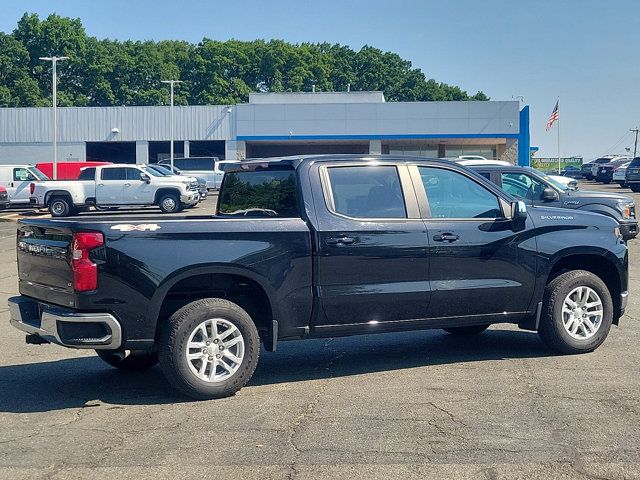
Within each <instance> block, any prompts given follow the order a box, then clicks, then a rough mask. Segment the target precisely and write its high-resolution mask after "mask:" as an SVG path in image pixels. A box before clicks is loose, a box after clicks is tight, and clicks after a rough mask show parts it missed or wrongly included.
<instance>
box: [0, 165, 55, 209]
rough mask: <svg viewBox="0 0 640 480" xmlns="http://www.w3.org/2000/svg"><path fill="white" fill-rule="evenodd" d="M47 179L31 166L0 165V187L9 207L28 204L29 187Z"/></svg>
mask: <svg viewBox="0 0 640 480" xmlns="http://www.w3.org/2000/svg"><path fill="white" fill-rule="evenodd" d="M34 180H48V177H47V176H46V175H45V174H44V173H42V172H41V171H40V170H38V169H37V168H36V167H34V166H33V165H0V186H1V187H4V188H5V190H6V191H7V196H8V197H9V203H10V204H11V205H28V204H29V195H30V193H29V185H30V184H31V182H32V181H34Z"/></svg>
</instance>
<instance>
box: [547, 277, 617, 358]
mask: <svg viewBox="0 0 640 480" xmlns="http://www.w3.org/2000/svg"><path fill="white" fill-rule="evenodd" d="M580 286H586V287H589V288H591V289H593V290H594V291H595V292H596V293H597V294H598V296H599V297H600V300H601V301H602V306H603V315H602V320H601V323H600V325H599V327H598V330H597V331H596V332H595V334H594V335H593V336H592V337H591V338H588V339H576V338H574V337H572V336H571V335H569V333H568V332H567V330H566V329H565V327H564V324H563V321H562V305H563V303H564V299H565V297H566V296H567V295H569V293H570V292H571V291H572V290H573V289H574V288H576V287H580ZM612 322H613V302H612V300H611V293H610V292H609V289H608V288H607V286H606V285H605V283H604V282H603V281H602V280H601V279H600V278H599V277H598V276H596V275H594V274H593V273H591V272H587V271H586V270H572V271H569V272H565V273H563V274H562V275H559V276H558V277H556V278H554V279H553V280H552V281H551V282H550V283H549V284H548V285H547V287H546V289H545V294H544V300H543V305H542V316H541V318H540V326H539V328H538V334H539V335H540V338H542V341H543V342H544V343H545V344H546V345H547V346H548V347H549V348H551V349H552V350H555V351H557V352H560V353H568V354H575V353H587V352H592V351H593V350H595V349H596V348H598V347H599V346H600V345H601V344H602V342H604V340H605V339H606V338H607V335H608V334H609V330H610V329H611V323H612Z"/></svg>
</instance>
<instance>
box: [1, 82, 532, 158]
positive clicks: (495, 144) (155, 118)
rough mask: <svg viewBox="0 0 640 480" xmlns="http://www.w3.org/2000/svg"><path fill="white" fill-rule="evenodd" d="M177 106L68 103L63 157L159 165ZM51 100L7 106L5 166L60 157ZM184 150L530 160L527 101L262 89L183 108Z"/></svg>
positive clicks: (179, 142)
mask: <svg viewBox="0 0 640 480" xmlns="http://www.w3.org/2000/svg"><path fill="white" fill-rule="evenodd" d="M169 111H170V109H169V107H167V106H158V107H60V108H58V159H59V161H84V160H102V161H112V162H119V163H148V162H150V163H154V162H157V161H158V160H159V159H161V158H164V157H166V156H167V155H168V154H169V140H170V138H171V123H170V113H169ZM52 139H53V122H52V110H51V108H0V164H7V163H38V162H48V161H51V160H52V157H53V153H52V146H51V145H52ZM174 139H175V142H174V148H175V152H176V156H185V157H188V156H191V157H196V156H216V157H219V158H221V159H223V158H224V159H244V158H260V157H271V156H281V155H295V154H307V153H309V154H318V153H358V154H380V153H392V154H403V155H423V156H428V157H457V156H459V155H482V156H484V157H487V158H497V159H501V160H507V161H509V162H512V163H519V164H522V165H527V164H528V162H529V147H530V140H529V107H527V106H525V107H524V108H522V109H521V108H520V104H519V102H518V101H486V102H479V101H473V102H386V101H385V98H384V94H383V92H332V93H315V92H314V93H255V94H251V95H250V96H249V102H248V103H243V104H236V105H207V106H186V107H178V106H176V107H175V109H174Z"/></svg>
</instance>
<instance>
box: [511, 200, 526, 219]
mask: <svg viewBox="0 0 640 480" xmlns="http://www.w3.org/2000/svg"><path fill="white" fill-rule="evenodd" d="M511 212H512V215H511V219H512V220H513V221H514V222H523V221H525V220H526V219H527V205H526V204H525V203H524V202H523V201H522V200H519V201H517V202H513V203H512V204H511Z"/></svg>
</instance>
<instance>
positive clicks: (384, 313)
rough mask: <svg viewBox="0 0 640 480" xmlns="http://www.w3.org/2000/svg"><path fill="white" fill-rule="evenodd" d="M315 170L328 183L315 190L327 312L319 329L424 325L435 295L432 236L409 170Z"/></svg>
mask: <svg viewBox="0 0 640 480" xmlns="http://www.w3.org/2000/svg"><path fill="white" fill-rule="evenodd" d="M315 169H316V172H315V174H316V175H320V177H321V180H322V181H321V183H318V182H314V183H315V184H314V185H313V187H312V188H314V195H313V197H314V203H315V204H316V208H315V210H316V214H317V222H318V234H317V235H318V236H317V239H316V241H317V247H316V248H317V252H316V259H317V273H318V274H317V278H316V285H317V289H318V295H319V298H320V303H321V307H322V311H323V315H321V316H318V318H319V320H318V323H319V324H320V325H325V326H326V325H341V326H344V325H350V324H367V323H368V324H371V325H375V324H378V323H384V322H392V321H395V322H402V321H406V320H413V319H424V318H425V317H426V315H427V310H428V306H429V296H430V293H429V281H428V280H429V257H428V248H427V241H426V230H425V227H424V222H423V221H422V220H421V219H420V215H419V213H418V207H417V202H416V199H415V193H414V191H413V187H412V186H411V180H410V178H409V176H408V169H407V167H406V166H405V165H400V166H396V165H392V164H389V165H385V164H384V163H379V164H376V165H372V164H366V163H361V164H359V165H353V164H345V165H343V166H338V165H333V166H318V165H316V166H315ZM312 174H313V172H312ZM401 179H402V181H401ZM325 205H326V207H325Z"/></svg>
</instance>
